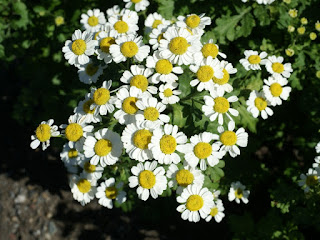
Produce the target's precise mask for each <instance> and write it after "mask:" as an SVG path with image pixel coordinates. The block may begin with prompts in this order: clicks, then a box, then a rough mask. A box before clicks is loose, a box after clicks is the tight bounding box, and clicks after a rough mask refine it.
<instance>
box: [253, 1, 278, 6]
mask: <svg viewBox="0 0 320 240" xmlns="http://www.w3.org/2000/svg"><path fill="white" fill-rule="evenodd" d="M256 1H257V3H259V4H264V5H268V4H271V3H273V2H274V1H275V0H256Z"/></svg>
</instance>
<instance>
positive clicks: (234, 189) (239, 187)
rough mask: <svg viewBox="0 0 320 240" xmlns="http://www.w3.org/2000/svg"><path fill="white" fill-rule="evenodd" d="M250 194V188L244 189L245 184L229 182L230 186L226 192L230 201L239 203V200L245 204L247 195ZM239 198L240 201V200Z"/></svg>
mask: <svg viewBox="0 0 320 240" xmlns="http://www.w3.org/2000/svg"><path fill="white" fill-rule="evenodd" d="M249 194H250V190H246V186H245V185H243V184H242V183H241V182H239V181H237V182H233V183H231V187H230V190H229V193H228V199H229V201H230V202H232V201H234V200H235V201H236V203H238V204H239V203H240V202H241V201H242V202H243V203H245V204H247V203H248V202H249V200H248V197H249ZM240 200H241V201H240Z"/></svg>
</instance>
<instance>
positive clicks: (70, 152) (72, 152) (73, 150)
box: [68, 148, 78, 158]
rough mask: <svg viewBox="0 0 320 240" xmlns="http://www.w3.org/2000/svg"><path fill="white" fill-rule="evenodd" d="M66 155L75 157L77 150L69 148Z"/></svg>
mask: <svg viewBox="0 0 320 240" xmlns="http://www.w3.org/2000/svg"><path fill="white" fill-rule="evenodd" d="M68 157H69V158H76V157H78V151H77V150H76V149H74V148H72V149H70V150H69V151H68Z"/></svg>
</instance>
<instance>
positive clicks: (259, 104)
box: [254, 97, 268, 111]
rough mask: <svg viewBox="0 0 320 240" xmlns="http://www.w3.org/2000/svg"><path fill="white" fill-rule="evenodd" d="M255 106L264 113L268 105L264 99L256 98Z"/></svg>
mask: <svg viewBox="0 0 320 240" xmlns="http://www.w3.org/2000/svg"><path fill="white" fill-rule="evenodd" d="M254 105H255V106H256V107H257V108H258V110H259V111H262V110H264V109H266V107H267V105H268V103H267V101H266V100H265V99H264V98H262V97H256V99H255V100H254Z"/></svg>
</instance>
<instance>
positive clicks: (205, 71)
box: [197, 65, 214, 82]
mask: <svg viewBox="0 0 320 240" xmlns="http://www.w3.org/2000/svg"><path fill="white" fill-rule="evenodd" d="M213 74H214V71H213V69H212V67H210V66H209V65H205V66H201V67H200V68H199V70H198V71H197V78H198V79H199V81H200V82H208V81H209V80H211V79H212V78H213Z"/></svg>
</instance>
